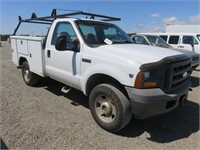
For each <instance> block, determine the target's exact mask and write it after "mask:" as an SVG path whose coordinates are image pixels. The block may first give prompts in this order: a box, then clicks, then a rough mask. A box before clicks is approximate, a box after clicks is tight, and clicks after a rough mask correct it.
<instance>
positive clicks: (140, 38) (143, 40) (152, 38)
mask: <svg viewBox="0 0 200 150" xmlns="http://www.w3.org/2000/svg"><path fill="white" fill-rule="evenodd" d="M131 38H132V40H133V41H134V42H135V43H136V44H144V45H151V46H158V47H163V48H168V49H171V50H175V51H179V52H181V53H183V54H186V55H188V56H190V57H191V61H192V68H193V69H195V68H197V67H198V66H199V61H200V55H199V54H198V53H195V52H191V51H188V50H183V49H177V48H173V47H172V46H170V45H168V44H167V43H166V42H165V41H164V40H163V39H162V38H161V37H159V36H157V35H146V34H135V35H132V36H131Z"/></svg>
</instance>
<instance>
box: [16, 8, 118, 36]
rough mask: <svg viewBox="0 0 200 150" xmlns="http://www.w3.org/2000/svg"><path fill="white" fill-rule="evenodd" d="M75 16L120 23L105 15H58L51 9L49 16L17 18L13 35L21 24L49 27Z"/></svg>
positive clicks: (34, 15)
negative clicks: (60, 19) (56, 21)
mask: <svg viewBox="0 0 200 150" xmlns="http://www.w3.org/2000/svg"><path fill="white" fill-rule="evenodd" d="M76 15H84V16H86V17H89V19H95V17H98V18H101V19H99V20H101V21H120V20H121V18H116V17H110V16H105V15H100V14H93V13H88V12H83V11H75V12H72V13H67V14H59V15H58V14H57V11H56V9H53V10H52V13H51V16H46V17H37V15H36V14H35V13H32V15H31V18H30V19H22V17H21V16H19V17H18V18H19V23H18V25H17V27H16V28H15V31H14V33H13V35H15V34H16V32H17V30H18V28H19V26H20V25H21V23H22V22H26V23H37V24H49V25H51V24H52V23H53V21H54V20H55V19H57V18H66V17H71V16H76Z"/></svg>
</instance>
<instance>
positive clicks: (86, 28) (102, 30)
mask: <svg viewBox="0 0 200 150" xmlns="http://www.w3.org/2000/svg"><path fill="white" fill-rule="evenodd" d="M76 22H77V24H78V27H79V29H80V31H81V34H82V36H83V38H84V40H85V41H86V43H88V44H116V43H120V44H122V43H133V41H132V39H131V38H130V37H129V36H128V35H127V34H126V33H125V32H124V31H123V30H121V29H120V28H119V27H117V26H116V25H113V24H110V23H103V22H97V21H89V20H84V21H83V20H77V21H76Z"/></svg>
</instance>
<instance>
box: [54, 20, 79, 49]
mask: <svg viewBox="0 0 200 150" xmlns="http://www.w3.org/2000/svg"><path fill="white" fill-rule="evenodd" d="M61 33H64V34H66V36H67V41H68V42H72V41H74V40H75V39H76V38H77V36H76V33H75V31H74V29H73V27H72V25H71V24H70V23H69V22H58V23H57V24H56V27H55V30H54V33H53V36H52V40H51V45H55V43H56V38H57V36H58V35H59V34H61Z"/></svg>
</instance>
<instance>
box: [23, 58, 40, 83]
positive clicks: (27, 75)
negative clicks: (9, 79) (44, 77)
mask: <svg viewBox="0 0 200 150" xmlns="http://www.w3.org/2000/svg"><path fill="white" fill-rule="evenodd" d="M22 77H23V80H24V82H25V83H26V84H27V85H29V86H34V85H36V84H37V83H38V82H39V76H38V75H37V74H35V73H33V72H31V71H30V68H29V64H28V62H27V61H25V62H23V64H22Z"/></svg>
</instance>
